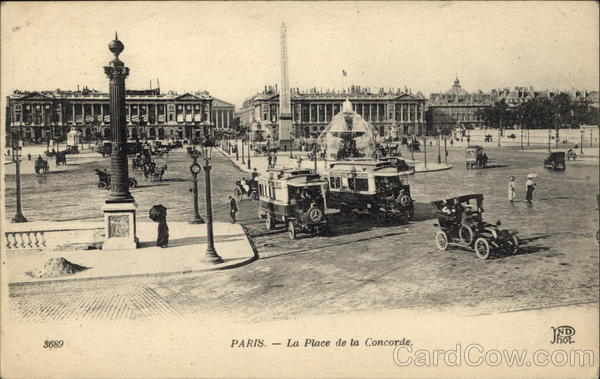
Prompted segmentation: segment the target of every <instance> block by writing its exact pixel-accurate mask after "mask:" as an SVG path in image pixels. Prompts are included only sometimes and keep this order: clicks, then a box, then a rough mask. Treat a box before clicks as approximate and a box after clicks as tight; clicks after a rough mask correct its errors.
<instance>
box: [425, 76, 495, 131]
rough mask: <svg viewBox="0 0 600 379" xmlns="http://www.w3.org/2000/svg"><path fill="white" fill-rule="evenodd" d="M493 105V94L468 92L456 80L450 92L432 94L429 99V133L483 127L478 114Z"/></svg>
mask: <svg viewBox="0 0 600 379" xmlns="http://www.w3.org/2000/svg"><path fill="white" fill-rule="evenodd" d="M491 104H492V95H491V94H485V93H483V92H482V91H481V90H479V91H477V92H472V93H471V92H467V91H466V90H465V89H463V88H462V87H461V85H460V81H459V80H458V78H456V80H454V84H453V85H452V87H451V88H450V89H449V90H448V91H446V92H443V93H432V94H431V96H430V97H429V102H428V104H427V108H428V109H427V112H428V114H427V119H428V121H429V125H428V128H429V129H431V130H430V131H429V133H432V134H436V133H437V132H438V131H440V130H445V131H449V130H452V129H454V128H461V127H464V128H469V129H470V128H475V127H479V126H482V121H481V120H480V119H479V118H478V117H477V114H476V112H477V110H478V109H482V108H486V107H489V106H490V105H491Z"/></svg>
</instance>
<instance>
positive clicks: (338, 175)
mask: <svg viewBox="0 0 600 379" xmlns="http://www.w3.org/2000/svg"><path fill="white" fill-rule="evenodd" d="M399 166H400V165H399V164H398V162H396V161H392V160H385V161H384V160H371V159H359V158H357V159H348V160H346V161H340V162H335V163H332V164H331V165H330V168H329V172H328V173H327V179H328V181H329V191H328V192H327V204H328V206H329V207H331V208H335V209H339V210H340V212H341V213H342V214H350V213H352V212H353V211H359V212H364V211H366V212H368V213H370V214H372V215H374V216H376V217H377V218H378V219H379V220H380V221H381V222H386V221H388V220H396V221H398V220H400V219H408V220H410V219H412V218H413V217H414V214H415V208H414V204H413V200H412V198H411V195H410V185H408V184H406V183H405V182H404V181H403V179H402V173H401V172H399V169H398V167H399Z"/></svg>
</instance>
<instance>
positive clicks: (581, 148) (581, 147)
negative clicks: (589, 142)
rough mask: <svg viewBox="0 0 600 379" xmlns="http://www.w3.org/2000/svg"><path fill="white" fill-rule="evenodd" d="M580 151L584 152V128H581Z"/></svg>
mask: <svg viewBox="0 0 600 379" xmlns="http://www.w3.org/2000/svg"><path fill="white" fill-rule="evenodd" d="M579 153H580V154H583V129H581V143H580V144H579Z"/></svg>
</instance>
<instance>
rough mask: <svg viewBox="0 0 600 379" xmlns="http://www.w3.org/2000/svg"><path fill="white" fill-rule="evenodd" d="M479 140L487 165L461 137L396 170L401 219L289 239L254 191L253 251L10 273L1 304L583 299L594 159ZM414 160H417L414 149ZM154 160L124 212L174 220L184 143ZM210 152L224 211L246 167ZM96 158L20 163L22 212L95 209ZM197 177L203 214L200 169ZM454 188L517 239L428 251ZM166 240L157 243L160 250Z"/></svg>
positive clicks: (107, 307) (100, 311) (245, 308)
mask: <svg viewBox="0 0 600 379" xmlns="http://www.w3.org/2000/svg"><path fill="white" fill-rule="evenodd" d="M486 151H487V153H488V156H489V157H490V159H491V161H490V168H488V169H483V170H466V169H465V168H464V148H463V147H452V148H451V149H450V152H449V156H448V163H449V164H450V165H452V166H453V168H452V169H450V170H445V171H439V172H431V173H417V174H415V175H411V176H409V177H408V179H407V180H408V182H409V184H410V185H411V192H412V194H413V197H414V199H415V201H416V214H415V219H414V220H413V221H411V222H407V223H404V224H399V225H398V224H396V225H387V226H381V225H377V224H376V222H375V221H374V220H372V219H370V218H368V217H365V216H355V217H354V218H353V219H352V220H341V219H339V218H337V216H334V219H333V227H332V232H331V234H330V235H328V236H318V237H313V238H311V237H310V236H307V235H300V236H299V238H298V239H297V240H295V241H291V240H290V239H289V237H288V236H287V234H286V233H284V232H283V230H282V229H278V230H274V231H271V232H267V231H266V228H265V225H264V222H263V221H260V220H258V218H257V216H256V207H257V202H254V201H252V200H243V201H241V202H239V208H240V213H239V220H240V224H241V225H242V226H243V227H244V228H245V229H246V230H247V232H248V234H249V235H250V237H251V242H252V244H254V246H255V248H256V251H257V253H258V256H259V259H258V260H257V261H254V262H252V263H249V264H247V265H245V266H243V267H238V268H233V269H229V270H223V271H212V272H200V273H185V274H175V275H169V276H159V277H153V276H148V277H134V278H112V279H111V278H106V279H92V280H85V281H66V282H55V283H48V284H44V285H43V286H40V285H18V286H10V299H9V305H10V310H11V311H10V316H11V317H15V318H19V319H21V320H22V321H25V322H47V321H56V320H66V319H72V318H73V319H88V318H93V319H135V318H147V317H154V318H170V317H179V316H184V315H194V314H215V315H218V314H226V315H227V316H228V317H232V318H236V319H240V320H244V321H261V320H272V319H289V318H298V317H306V316H310V315H320V314H339V313H348V312H367V311H368V312H373V311H385V310H395V309H404V308H411V309H413V308H415V309H420V308H424V309H445V308H447V307H452V308H453V309H454V310H455V311H456V312H457V313H458V314H485V313H496V312H506V311H514V310H522V309H538V308H546V307H555V306H562V305H569V304H584V305H585V304H593V303H596V302H597V301H598V248H597V246H596V245H595V244H594V233H595V231H596V229H597V227H598V211H597V205H596V193H597V191H598V187H597V185H598V161H597V158H588V159H586V160H581V161H576V162H572V163H571V162H569V164H568V167H567V170H566V171H564V172H550V171H545V170H544V169H543V168H542V162H543V159H544V157H545V155H546V153H545V151H544V150H543V149H540V150H537V151H536V152H522V151H520V150H519V149H518V147H502V148H495V147H488V148H486ZM403 154H404V155H405V154H406V152H405V151H403ZM430 154H432V155H431V156H429V157H428V160H429V159H431V160H435V159H436V155H434V152H431V153H430ZM435 154H437V152H435ZM253 158H254V157H253ZM233 159H234V160H235V157H234V158H233ZM415 159H418V160H420V161H422V160H423V154H422V153H418V154H416V155H415ZM165 163H167V164H168V170H167V173H166V175H165V180H164V181H163V182H148V183H146V182H144V181H143V179H141V178H139V174H137V173H136V172H133V173H132V174H133V175H134V176H136V175H137V176H138V181H139V182H140V186H139V187H138V188H136V189H133V191H132V192H133V195H134V197H135V199H136V202H137V203H138V211H139V213H138V218H139V219H143V218H145V217H147V211H148V209H149V208H150V207H151V206H152V205H154V204H158V203H162V204H163V205H165V206H166V207H167V208H168V220H169V222H173V223H176V222H186V221H187V220H188V219H189V217H190V216H191V210H192V208H191V194H190V192H189V188H190V187H191V175H190V174H189V169H188V167H189V164H190V159H189V157H188V156H187V155H186V154H185V151H184V150H175V151H173V152H172V153H171V154H170V155H169V157H168V158H166V159H165ZM212 164H213V170H212V175H213V181H212V183H213V212H214V216H215V219H216V220H217V221H218V222H227V221H229V216H228V207H227V195H228V194H230V193H232V190H233V182H234V181H235V180H237V179H240V178H241V177H242V176H244V175H247V173H245V172H242V171H240V170H239V169H238V168H237V167H236V166H235V165H234V164H233V163H232V162H231V158H228V157H225V156H224V155H223V154H222V153H220V152H218V151H215V152H214V153H213V160H212ZM108 165H109V159H108V158H101V157H100V155H99V154H98V158H97V160H95V161H87V160H86V161H82V162H81V163H80V164H78V165H76V166H74V167H73V169H70V170H68V171H65V172H53V171H51V172H50V173H49V174H48V175H47V176H46V177H44V178H40V177H36V176H35V175H33V174H31V173H29V172H25V174H24V176H23V205H24V207H23V213H24V214H25V216H26V217H27V218H28V220H29V221H31V222H36V221H67V220H83V219H85V220H87V221H91V222H97V221H101V219H102V213H101V206H102V203H103V201H104V198H105V196H106V191H104V190H99V189H97V188H96V186H95V182H96V177H95V174H94V171H93V169H94V168H96V167H99V168H105V167H108ZM51 167H52V166H51ZM529 173H536V174H537V175H538V179H537V183H538V188H537V190H536V192H535V199H534V203H533V206H527V204H526V202H525V201H524V192H525V191H524V189H525V188H524V187H525V186H524V181H525V176H526V175H527V174H529ZM509 175H514V176H515V177H516V178H517V201H516V202H515V203H514V204H510V203H509V202H508V201H507V199H506V185H507V179H508V176H509ZM199 178H200V183H199V188H200V189H201V191H200V198H201V199H202V201H201V202H200V213H201V215H203V216H204V210H205V204H204V200H203V199H204V190H203V188H204V181H203V173H202V174H201V175H200V177H199ZM5 184H6V186H7V189H6V195H7V197H6V207H7V208H6V209H7V216H11V213H12V211H13V210H14V206H15V204H14V176H13V175H10V174H8V175H6V179H5ZM466 193H483V194H484V196H485V203H484V208H485V213H484V217H485V219H486V220H488V221H490V222H494V221H495V220H497V219H500V220H502V224H503V226H505V227H507V228H509V229H511V230H514V231H517V232H518V235H519V237H520V239H521V240H522V241H523V244H524V245H523V247H522V249H521V252H520V253H519V254H518V255H516V256H498V257H494V258H493V259H488V260H486V261H482V260H480V259H478V258H477V257H476V256H475V254H474V253H473V252H472V251H466V250H463V249H460V248H451V249H449V250H448V251H439V250H437V248H436V247H435V242H434V236H435V231H434V228H433V223H434V222H436V220H435V217H436V216H435V214H434V213H433V211H432V207H431V205H430V204H429V202H430V201H433V200H438V199H441V198H447V197H451V196H456V195H461V194H466ZM81 199H85V201H81ZM50 204H51V206H49V205H50ZM575 225H576V227H575ZM215 244H216V249H217V251H221V250H222V249H223V248H225V244H223V243H222V242H221V241H219V239H216V241H215ZM168 250H169V249H163V251H164V254H165V255H167V254H169V252H168ZM163 251H160V252H158V253H162V252H163ZM41 254H45V253H41ZM100 254H101V252H100ZM9 269H10V270H20V268H15V267H10V268H9Z"/></svg>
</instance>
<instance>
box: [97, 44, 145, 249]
mask: <svg viewBox="0 0 600 379" xmlns="http://www.w3.org/2000/svg"><path fill="white" fill-rule="evenodd" d="M108 48H109V50H110V51H111V52H112V53H113V54H114V55H115V59H114V60H112V61H111V62H110V63H109V65H108V66H105V67H104V72H105V73H106V76H107V77H108V78H109V112H110V128H111V142H112V152H111V156H110V163H111V166H110V174H111V181H110V192H109V194H108V197H107V199H106V202H105V205H104V208H103V211H104V220H105V227H106V230H105V232H106V234H105V242H104V244H103V246H102V249H103V250H115V249H128V248H136V247H137V242H138V241H137V237H136V230H135V229H136V220H135V209H136V204H135V202H134V199H133V196H131V193H130V192H129V168H128V161H127V129H126V128H127V124H126V120H125V78H126V77H127V75H129V68H127V67H125V64H124V63H123V62H121V61H120V60H119V54H120V53H121V52H122V51H123V49H124V48H125V46H124V45H123V43H121V41H119V39H118V37H117V35H116V33H115V39H114V40H113V41H112V42H111V43H110V44H109V45H108Z"/></svg>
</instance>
